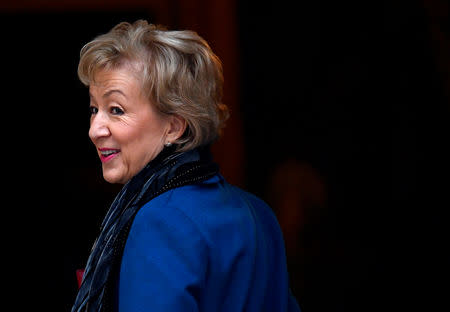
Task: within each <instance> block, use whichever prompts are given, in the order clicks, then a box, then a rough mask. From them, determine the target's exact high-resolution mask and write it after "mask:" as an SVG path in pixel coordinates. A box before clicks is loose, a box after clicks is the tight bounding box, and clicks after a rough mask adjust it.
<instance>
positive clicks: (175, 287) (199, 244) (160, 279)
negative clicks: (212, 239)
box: [118, 191, 208, 312]
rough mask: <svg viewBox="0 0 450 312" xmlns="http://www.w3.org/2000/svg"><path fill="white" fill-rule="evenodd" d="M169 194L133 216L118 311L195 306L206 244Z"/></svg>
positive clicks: (156, 311) (204, 266)
mask: <svg viewBox="0 0 450 312" xmlns="http://www.w3.org/2000/svg"><path fill="white" fill-rule="evenodd" d="M169 198H170V191H169V192H168V193H165V194H163V195H161V196H159V197H157V198H155V199H153V200H152V201H151V202H150V203H147V204H146V205H144V206H143V207H142V208H141V209H140V211H139V212H138V214H137V215H136V218H135V219H134V221H133V224H132V226H131V229H130V233H129V236H128V239H127V242H126V245H125V249H124V253H123V256H122V263H121V268H120V275H119V287H118V308H119V312H135V311H136V312H137V311H153V312H159V311H165V312H175V311H198V310H199V307H198V302H199V294H200V293H201V289H202V287H203V285H204V281H205V274H206V270H207V264H208V263H207V262H208V261H207V258H208V256H207V247H206V243H205V240H204V239H203V236H202V234H201V231H200V229H199V228H198V227H197V226H196V224H194V222H192V220H191V219H190V218H189V217H188V216H186V215H185V214H184V213H183V212H182V211H181V210H180V209H177V208H176V207H173V206H171V205H170V201H169Z"/></svg>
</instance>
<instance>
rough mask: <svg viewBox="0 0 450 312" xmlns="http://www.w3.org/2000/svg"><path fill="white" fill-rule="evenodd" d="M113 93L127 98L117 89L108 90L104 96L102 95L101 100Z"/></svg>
mask: <svg viewBox="0 0 450 312" xmlns="http://www.w3.org/2000/svg"><path fill="white" fill-rule="evenodd" d="M113 93H119V94H122V96H123V97H125V98H127V96H126V95H125V93H123V92H122V91H121V90H118V89H112V90H108V91H106V92H105V94H103V95H102V98H107V97H108V96H110V95H111V94H113Z"/></svg>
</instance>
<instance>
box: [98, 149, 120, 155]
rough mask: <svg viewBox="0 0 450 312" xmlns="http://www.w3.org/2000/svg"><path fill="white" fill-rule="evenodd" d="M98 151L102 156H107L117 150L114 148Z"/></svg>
mask: <svg viewBox="0 0 450 312" xmlns="http://www.w3.org/2000/svg"><path fill="white" fill-rule="evenodd" d="M100 153H101V154H102V156H109V155H112V154H114V153H117V151H116V150H107V151H100Z"/></svg>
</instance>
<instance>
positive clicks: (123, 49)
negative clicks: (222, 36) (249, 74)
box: [78, 20, 228, 151]
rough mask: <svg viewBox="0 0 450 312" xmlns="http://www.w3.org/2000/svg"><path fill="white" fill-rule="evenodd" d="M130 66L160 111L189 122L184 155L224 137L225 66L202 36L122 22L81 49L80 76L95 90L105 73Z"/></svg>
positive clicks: (180, 143)
mask: <svg viewBox="0 0 450 312" xmlns="http://www.w3.org/2000/svg"><path fill="white" fill-rule="evenodd" d="M130 64H131V65H133V68H135V69H136V70H137V72H138V73H139V75H140V79H141V82H142V91H143V93H144V94H145V95H146V96H147V97H148V99H149V100H150V102H151V103H152V104H153V105H154V106H155V107H156V109H157V110H158V111H159V112H161V113H163V114H176V115H178V116H181V117H182V118H184V119H185V120H186V123H187V128H186V131H185V133H184V134H183V136H182V137H180V138H179V139H178V140H177V141H176V142H173V143H175V144H177V146H178V150H179V151H185V150H190V149H193V148H195V147H197V146H200V145H206V144H210V143H212V142H213V141H215V140H216V139H218V137H219V136H220V134H221V131H222V129H223V127H224V126H225V121H226V119H227V118H228V108H227V106H226V105H224V104H223V103H222V102H221V101H222V88H223V73H222V64H221V62H220V60H219V58H218V57H217V56H216V55H215V54H214V53H213V51H212V50H211V48H210V47H209V45H208V43H207V42H206V41H205V40H204V39H203V38H201V37H200V36H199V35H198V34H197V33H196V32H194V31H188V30H184V31H169V30H167V29H165V28H163V27H161V26H156V25H153V24H149V23H147V22H146V21H144V20H138V21H136V22H134V23H133V24H130V23H126V22H123V23H120V24H118V25H116V26H115V27H114V28H112V29H111V30H110V31H109V32H108V33H106V34H103V35H100V36H98V37H96V38H95V39H94V40H92V41H91V42H89V43H87V44H86V45H85V46H84V47H83V48H82V49H81V52H80V62H79V64H78V77H79V78H80V80H81V82H82V83H83V84H85V85H87V86H89V85H90V83H91V82H93V81H94V77H95V75H96V73H97V72H98V71H99V70H104V69H106V70H112V69H117V68H119V67H121V66H125V65H130Z"/></svg>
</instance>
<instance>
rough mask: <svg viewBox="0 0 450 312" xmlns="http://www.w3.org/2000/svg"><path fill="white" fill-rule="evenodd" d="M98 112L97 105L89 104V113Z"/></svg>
mask: <svg viewBox="0 0 450 312" xmlns="http://www.w3.org/2000/svg"><path fill="white" fill-rule="evenodd" d="M97 112H98V108H97V107H95V106H92V105H91V106H89V113H90V114H91V115H95V114H97Z"/></svg>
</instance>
